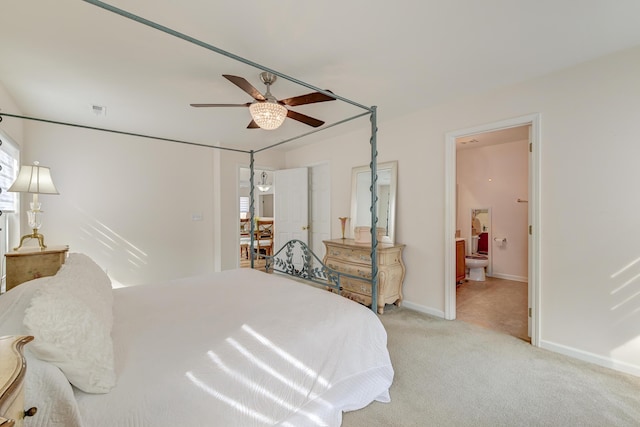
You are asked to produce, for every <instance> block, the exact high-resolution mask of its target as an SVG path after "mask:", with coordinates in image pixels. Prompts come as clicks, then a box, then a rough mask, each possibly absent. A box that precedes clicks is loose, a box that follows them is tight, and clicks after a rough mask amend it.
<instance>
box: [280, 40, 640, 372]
mask: <svg viewBox="0 0 640 427" xmlns="http://www.w3.org/2000/svg"><path fill="white" fill-rule="evenodd" d="M638 75H640V48H635V49H631V50H627V51H624V52H620V53H618V54H615V55H611V56H608V57H605V58H601V59H598V60H595V61H593V62H590V63H586V64H583V65H581V66H578V67H574V68H571V69H567V70H564V71H562V72H558V73H554V74H552V75H548V76H544V77H541V78H538V79H535V80H532V81H529V82H526V83H523V84H519V85H515V86H510V87H506V88H502V89H500V90H496V91H493V92H491V93H486V94H481V95H477V96H473V97H469V98H466V99H463V100H459V101H455V102H450V103H447V104H444V105H441V106H438V107H436V108H431V109H427V110H424V111H421V112H419V113H415V114H412V115H410V116H406V117H404V118H401V119H397V120H393V121H387V122H384V121H380V122H379V123H378V126H379V130H380V131H379V134H378V136H379V150H380V154H381V160H380V161H387V160H398V162H399V164H398V173H399V181H398V213H397V220H398V223H397V233H396V240H397V241H398V242H401V243H404V244H406V245H407V246H406V250H405V254H404V260H405V263H406V265H407V275H406V279H405V286H404V296H405V302H406V305H407V306H409V307H412V308H416V309H419V310H422V311H425V312H428V313H432V314H435V315H440V316H442V315H443V313H444V300H445V298H444V293H445V283H444V277H445V270H444V269H445V266H444V253H443V251H444V247H445V243H444V242H445V239H450V238H451V236H445V235H444V223H445V221H444V212H445V206H444V200H445V197H444V190H445V135H446V134H447V133H448V132H453V131H456V130H460V129H467V128H471V127H475V126H480V125H484V124H490V123H494V122H498V121H503V120H506V119H511V118H514V117H521V116H525V115H529V114H533V113H540V116H541V145H540V147H538V149H539V150H540V176H541V189H540V192H541V200H540V214H541V218H540V223H541V229H540V230H538V232H539V233H540V241H541V259H540V295H541V297H540V298H541V300H540V345H541V346H542V347H545V348H549V349H552V350H554V351H559V352H563V353H567V354H570V355H572V356H576V357H579V358H582V359H585V360H589V361H592V362H595V363H599V364H602V365H605V366H611V367H614V368H616V369H620V370H624V371H626V372H632V373H635V374H636V375H640V327H639V326H638V325H640V299H639V297H638V295H639V292H640V280H639V279H637V277H638V275H640V250H639V249H638V244H637V240H638V237H637V233H635V232H634V230H636V229H637V222H638V220H637V212H638V211H640V198H639V197H636V194H637V192H638V191H637V188H636V187H637V183H638V182H640V168H638V167H637V164H636V163H637V159H638V158H640V144H638V140H637V139H638V138H637V135H639V134H640V121H639V120H638V117H640V103H638V102H637V101H638V99H640V85H638V79H637V76H638ZM383 116H384V111H380V113H379V117H383ZM367 135H368V133H367V132H363V133H362V134H361V135H345V136H344V137H342V138H335V139H333V140H331V141H327V145H326V146H325V147H326V148H325V149H320V148H318V147H305V148H301V149H299V150H297V151H296V152H294V153H292V154H291V155H290V157H288V164H287V166H289V167H294V166H296V165H297V164H304V163H305V162H307V163H308V162H309V161H310V160H309V159H310V158H313V159H314V160H315V161H322V160H328V161H329V162H330V164H331V175H332V191H333V192H334V193H333V194H334V197H333V200H332V217H335V218H337V217H338V216H341V215H342V213H343V212H348V209H349V208H348V206H349V205H348V203H349V190H348V188H347V186H346V185H345V183H347V182H349V173H350V169H351V168H352V167H353V166H359V165H361V164H364V163H366V159H367V156H368V152H366V151H365V150H366V148H361V146H360V145H359V144H360V141H362V140H364V141H367V139H366V138H367ZM354 141H358V143H355V142H354ZM360 150H362V151H360ZM338 153H340V154H338ZM332 227H334V228H333V231H332V234H333V236H337V235H338V233H339V228H338V223H337V221H335V222H334V223H332Z"/></svg>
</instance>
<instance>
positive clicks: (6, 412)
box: [0, 336, 36, 427]
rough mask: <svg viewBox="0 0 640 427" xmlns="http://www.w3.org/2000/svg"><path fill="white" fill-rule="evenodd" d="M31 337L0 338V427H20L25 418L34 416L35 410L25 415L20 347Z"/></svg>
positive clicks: (23, 361)
mask: <svg viewBox="0 0 640 427" xmlns="http://www.w3.org/2000/svg"><path fill="white" fill-rule="evenodd" d="M32 339H33V337H31V336H6V337H0V426H2V427H5V426H7V427H21V426H22V420H23V418H24V417H25V416H31V415H33V414H35V412H36V408H31V409H29V410H28V411H26V413H25V408H24V376H25V372H26V362H25V359H24V356H23V354H22V347H23V346H24V345H25V344H26V343H28V342H29V341H31V340H32Z"/></svg>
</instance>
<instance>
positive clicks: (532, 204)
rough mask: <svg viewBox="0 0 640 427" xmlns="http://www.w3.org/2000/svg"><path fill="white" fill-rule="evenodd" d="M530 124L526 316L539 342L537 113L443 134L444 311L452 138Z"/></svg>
mask: <svg viewBox="0 0 640 427" xmlns="http://www.w3.org/2000/svg"><path fill="white" fill-rule="evenodd" d="M526 125H530V126H531V135H530V144H531V149H530V153H529V154H530V155H529V218H528V220H529V226H530V229H531V232H530V233H529V259H528V264H529V265H528V280H529V282H528V287H529V305H530V307H529V317H530V319H529V320H530V321H531V344H532V345H534V346H539V343H540V323H541V319H540V234H541V233H540V231H541V230H540V150H541V147H540V145H541V143H540V113H534V114H529V115H525V116H521V117H515V118H511V119H506V120H502V121H497V122H493V123H487V124H484V125H479V126H475V127H472V128H466V129H459V130H455V131H452V132H447V134H446V135H445V227H444V236H445V239H444V262H445V272H444V273H445V274H444V280H445V282H444V290H445V293H444V300H445V301H444V302H445V308H444V315H445V319H448V320H454V319H455V318H456V257H455V239H454V236H455V233H456V155H457V154H456V139H457V138H460V137H463V136H468V135H473V134H478V133H484V132H491V131H496V130H500V129H507V128H512V127H517V126H526Z"/></svg>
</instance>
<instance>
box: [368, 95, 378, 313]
mask: <svg viewBox="0 0 640 427" xmlns="http://www.w3.org/2000/svg"><path fill="white" fill-rule="evenodd" d="M376 110H377V107H375V106H373V107H371V117H370V120H371V188H370V190H371V310H373V312H374V313H375V312H376V310H377V307H378V254H377V251H376V249H377V247H378V209H377V208H378V192H377V183H378V166H377V160H378V149H377V133H378V126H377V124H376V122H377V114H376Z"/></svg>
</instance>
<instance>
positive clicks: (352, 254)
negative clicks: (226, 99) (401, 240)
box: [324, 239, 405, 314]
mask: <svg viewBox="0 0 640 427" xmlns="http://www.w3.org/2000/svg"><path fill="white" fill-rule="evenodd" d="M324 245H325V247H326V255H325V257H324V263H325V265H326V266H327V267H329V268H331V269H333V270H336V271H340V272H342V273H347V274H351V275H353V276H358V277H362V278H363V279H366V280H357V279H352V278H348V277H342V278H341V279H340V285H341V286H342V296H344V297H346V298H349V299H352V300H354V301H357V302H359V303H361V304H364V305H366V306H371V282H369V281H367V280H371V245H370V244H369V243H365V244H362V243H355V241H354V240H353V239H333V240H325V241H324ZM404 246H405V245H398V244H389V243H378V248H377V253H376V255H377V264H378V304H377V305H378V313H380V314H383V313H384V306H385V304H396V305H400V304H401V303H402V282H403V281H404V274H405V267H404V263H403V262H402V251H403V250H404Z"/></svg>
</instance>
